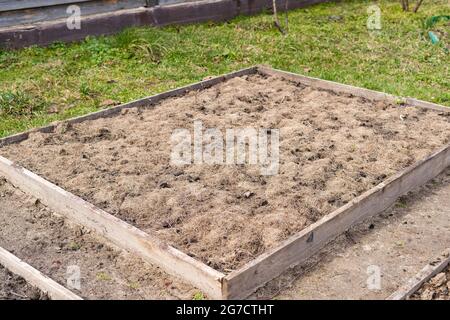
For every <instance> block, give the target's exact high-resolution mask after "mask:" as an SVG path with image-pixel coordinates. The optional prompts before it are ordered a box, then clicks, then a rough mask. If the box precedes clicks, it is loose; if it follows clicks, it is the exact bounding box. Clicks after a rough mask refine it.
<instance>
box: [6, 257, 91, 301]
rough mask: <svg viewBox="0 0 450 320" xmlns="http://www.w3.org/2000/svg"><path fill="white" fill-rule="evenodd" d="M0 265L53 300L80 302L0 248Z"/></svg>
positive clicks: (67, 291)
mask: <svg viewBox="0 0 450 320" xmlns="http://www.w3.org/2000/svg"><path fill="white" fill-rule="evenodd" d="M0 264H1V265H3V266H4V267H5V268H6V269H8V270H9V271H11V272H12V273H15V274H16V275H18V276H20V277H22V278H24V279H25V281H26V282H28V283H29V284H31V285H32V286H34V287H36V288H38V289H40V290H41V291H42V292H44V293H46V294H47V295H48V296H49V297H50V298H51V299H53V300H82V299H81V298H80V297H79V296H77V295H76V294H75V293H73V292H72V291H70V290H68V289H66V288H65V287H63V286H62V285H60V284H59V283H57V282H55V281H54V280H52V279H50V278H49V277H47V276H45V275H43V274H42V273H41V272H40V271H38V270H36V269H35V268H33V267H32V266H30V265H29V264H27V263H26V262H24V261H22V260H20V259H19V258H18V257H16V256H15V255H13V254H12V253H10V252H8V251H6V250H5V249H3V248H0Z"/></svg>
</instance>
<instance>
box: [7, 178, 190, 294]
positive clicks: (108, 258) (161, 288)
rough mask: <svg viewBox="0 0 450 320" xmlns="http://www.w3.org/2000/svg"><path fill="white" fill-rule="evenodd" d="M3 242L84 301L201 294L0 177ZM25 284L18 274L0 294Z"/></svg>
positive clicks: (15, 253)
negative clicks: (75, 278) (72, 281)
mask: <svg viewBox="0 0 450 320" xmlns="http://www.w3.org/2000/svg"><path fill="white" fill-rule="evenodd" d="M0 246H1V247H3V248H5V249H6V250H8V251H10V252H11V253H13V254H14V255H16V256H18V257H19V258H20V259H22V260H24V261H25V262H27V263H28V264H30V265H31V266H33V267H34V268H36V269H37V270H39V271H41V272H42V273H43V274H45V275H47V276H48V277H50V278H52V279H53V280H55V281H56V282H58V283H60V284H61V285H63V286H66V287H68V288H69V289H70V290H71V291H73V292H74V293H76V294H78V295H79V296H81V297H82V298H84V299H192V297H193V296H194V294H195V293H196V292H197V291H196V290H195V289H193V287H192V286H190V285H187V284H185V283H183V282H181V281H178V280H176V279H174V278H173V277H170V276H169V275H167V274H166V273H164V272H163V271H161V270H160V269H158V268H156V267H153V266H151V265H149V264H147V263H145V262H143V261H141V260H140V259H137V258H135V257H132V256H131V255H129V254H126V253H125V252H123V251H121V250H118V249H116V248H114V247H110V246H108V245H105V244H104V243H103V242H102V241H100V239H97V238H96V237H95V236H94V235H93V234H90V233H89V232H87V231H86V230H84V229H83V228H81V227H79V226H76V225H74V224H71V223H69V222H68V221H65V220H64V219H63V218H61V217H59V216H57V215H55V214H54V213H53V212H52V211H50V210H49V209H48V208H47V207H45V206H43V205H42V204H41V203H39V201H38V200H37V199H35V198H33V197H30V196H29V195H26V194H24V193H23V192H22V191H20V190H18V189H16V188H15V187H14V186H12V185H11V184H9V183H8V182H6V181H5V180H4V179H3V178H1V177H0ZM70 266H78V267H79V270H80V288H79V289H77V288H76V287H73V286H68V282H67V280H68V278H69V276H70V275H73V273H71V271H70V270H71V269H70V268H69V267H70ZM72 270H73V269H72ZM1 277H2V279H9V278H8V277H9V276H6V275H5V276H3V274H2V275H1ZM4 277H5V278H4ZM23 285H25V283H24V282H23V281H22V282H20V281H17V279H16V278H11V280H8V281H7V282H5V283H3V281H1V283H0V288H1V289H0V295H1V296H3V295H4V296H6V297H10V294H8V290H9V291H14V292H16V290H17V291H20V290H18V289H17V288H21V287H23ZM2 286H3V287H4V288H3V287H2ZM10 286H12V287H11V288H10ZM9 288H10V289H9ZM23 290H26V292H28V290H29V289H27V288H24V289H23ZM33 292H34V291H33ZM16 293H18V294H20V295H23V296H27V297H35V296H36V294H35V293H34V294H33V295H29V294H28V293H27V294H22V293H20V292H16Z"/></svg>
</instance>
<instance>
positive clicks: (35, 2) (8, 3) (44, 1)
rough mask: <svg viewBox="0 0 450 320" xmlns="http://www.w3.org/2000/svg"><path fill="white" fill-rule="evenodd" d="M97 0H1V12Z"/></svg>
mask: <svg viewBox="0 0 450 320" xmlns="http://www.w3.org/2000/svg"><path fill="white" fill-rule="evenodd" d="M87 1H97V0H0V12H2V11H13V10H22V9H32V8H41V7H51V6H56V5H61V4H66V5H70V4H73V3H78V2H87Z"/></svg>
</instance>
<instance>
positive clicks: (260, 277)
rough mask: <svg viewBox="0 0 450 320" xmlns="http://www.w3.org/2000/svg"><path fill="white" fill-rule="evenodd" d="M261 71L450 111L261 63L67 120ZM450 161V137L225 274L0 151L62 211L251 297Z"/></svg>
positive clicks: (226, 293) (220, 292)
mask: <svg viewBox="0 0 450 320" xmlns="http://www.w3.org/2000/svg"><path fill="white" fill-rule="evenodd" d="M256 73H259V74H262V75H275V76H279V77H282V78H284V79H286V80H292V81H296V82H299V83H302V84H304V85H307V86H311V87H313V88H317V89H325V90H331V91H334V92H337V93H347V94H352V95H353V96H357V97H363V98H366V99H373V100H384V101H388V102H395V103H398V102H399V101H401V102H402V103H405V104H407V105H411V106H416V107H421V108H427V109H434V110H438V111H441V112H450V108H447V107H444V106H440V105H437V104H433V103H428V102H424V101H420V100H416V99H412V98H399V97H396V96H393V95H389V94H386V93H382V92H377V91H372V90H368V89H363V88H357V87H353V86H349V85H344V84H340V83H336V82H332V81H326V80H321V79H317V78H311V77H305V76H301V75H297V74H293V73H289V72H284V71H280V70H275V69H271V68H268V67H264V66H256V67H251V68H248V69H243V70H240V71H237V72H233V73H230V74H226V75H223V76H219V77H215V78H212V79H209V80H206V81H201V82H198V83H195V84H193V85H189V86H185V87H182V88H179V89H175V90H171V91H168V92H164V93H161V94H158V95H155V96H151V97H147V98H143V99H139V100H136V101H133V102H130V103H127V104H123V105H120V106H116V107H113V108H110V109H106V110H101V111H98V112H95V113H91V114H88V115H85V116H82V117H78V118H73V119H69V120H66V121H64V122H66V123H72V124H73V123H79V122H83V121H87V120H94V119H98V118H104V117H109V116H112V115H115V114H118V113H119V112H120V111H121V110H122V109H125V108H133V107H144V106H147V107H151V106H152V105H154V104H155V103H157V102H158V101H160V100H162V99H165V98H168V97H174V96H180V95H183V94H185V93H186V92H189V91H193V90H202V89H205V88H208V87H211V86H213V85H216V84H218V83H221V82H223V81H226V80H228V79H231V78H234V77H240V76H244V75H251V74H256ZM57 124H58V123H56V124H52V125H49V126H46V127H43V128H39V129H35V130H31V131H28V132H25V133H21V134H17V135H13V136H10V137H6V138H3V139H0V147H2V146H4V145H7V144H13V143H18V142H20V141H23V140H26V139H27V138H28V136H29V133H30V132H33V131H40V132H51V131H53V130H54V128H55V127H56V125H57ZM448 166H450V144H448V145H446V146H443V147H442V148H440V149H439V150H437V151H435V152H433V153H432V154H430V155H429V156H427V157H425V158H424V159H422V160H420V161H418V162H416V163H415V164H413V165H412V166H410V167H408V168H407V169H405V170H403V171H401V172H399V173H397V174H395V175H393V176H392V177H390V178H388V179H387V180H385V181H383V182H382V183H380V184H379V185H377V186H375V187H374V188H372V189H370V190H368V191H367V192H365V193H364V194H362V195H361V196H359V197H357V198H355V199H354V200H352V201H351V202H349V203H348V204H346V205H344V206H343V207H341V208H339V209H337V210H335V211H334V212H332V213H330V214H328V215H326V216H325V217H323V218H322V219H320V220H319V221H317V222H316V223H314V224H312V225H310V226H309V227H307V228H305V229H304V230H302V231H300V232H298V233H297V234H295V235H293V236H292V237H290V238H289V239H287V240H285V241H284V242H282V243H281V244H279V245H278V246H277V247H275V248H274V249H272V250H269V251H268V252H266V253H263V254H262V255H260V256H259V257H257V258H256V259H254V260H253V261H250V262H249V263H247V264H246V265H244V266H243V267H242V268H240V269H238V270H236V271H234V272H232V273H230V274H228V275H225V274H223V273H221V272H218V271H216V270H214V269H212V268H211V267H209V266H207V265H205V264H203V263H202V262H199V261H197V260H196V259H194V258H192V257H190V256H188V255H187V254H185V253H182V252H181V251H179V250H177V249H175V248H173V247H172V246H170V245H168V244H166V243H164V242H163V241H161V240H159V239H157V238H156V237H154V236H152V235H149V234H147V233H145V232H143V231H141V230H139V229H137V228H135V227H133V226H131V225H129V224H127V223H126V222H124V221H122V220H120V219H118V218H116V217H114V216H112V215H110V214H109V213H107V212H105V211H103V210H101V209H99V208H97V207H96V206H94V205H92V204H90V203H88V202H86V201H84V200H83V199H81V198H80V197H77V196H75V195H73V194H71V193H69V192H67V191H65V190H63V189H62V188H60V187H58V186H56V185H54V184H53V183H50V182H48V181H47V180H45V179H43V178H41V177H39V176H37V175H36V174H34V173H32V172H30V171H28V170H26V169H25V168H23V167H20V166H18V165H17V164H15V163H13V162H12V161H10V160H8V159H6V158H4V157H1V156H0V175H3V176H5V177H6V178H7V179H8V180H9V181H10V182H11V183H12V184H14V185H15V186H17V187H18V188H20V189H22V190H23V191H25V192H27V193H29V194H31V195H33V196H34V197H37V198H38V199H40V200H41V202H42V203H43V204H45V205H47V206H48V207H50V208H51V209H53V210H55V211H56V212H58V213H59V214H62V215H63V216H65V217H67V218H69V219H71V220H73V221H75V222H77V223H79V224H81V225H83V226H85V227H87V228H88V229H91V230H94V231H96V232H97V233H99V234H100V235H102V236H103V237H104V238H106V239H107V240H109V241H112V242H113V243H114V244H116V245H117V246H119V247H120V248H122V249H125V250H127V251H129V252H132V253H134V254H136V255H138V256H139V257H141V258H143V259H144V260H146V261H148V262H150V263H152V264H154V265H157V266H159V267H161V268H162V269H164V270H165V271H166V272H168V273H170V274H173V275H176V276H178V277H180V278H181V279H183V280H185V281H188V282H190V283H191V284H193V285H194V286H196V287H197V288H199V289H201V290H203V291H204V292H205V293H206V294H207V295H208V296H209V297H210V298H213V299H244V298H247V297H248V296H249V295H251V294H252V293H253V292H255V291H256V290H257V289H258V288H259V287H261V286H263V285H264V284H265V283H267V282H268V281H270V280H272V279H274V278H275V277H277V276H279V275H280V274H282V273H283V272H284V271H286V270H287V269H289V268H290V267H292V266H294V265H297V264H300V263H302V262H304V261H306V260H307V259H308V258H310V257H311V256H312V255H314V254H315V253H317V252H318V251H319V250H320V249H321V248H322V247H323V246H325V245H326V244H327V243H328V242H330V241H332V240H333V239H334V238H336V237H337V236H339V235H340V234H341V233H343V232H344V231H346V230H347V229H349V228H350V227H352V226H353V225H355V224H356V223H358V222H361V221H362V220H364V219H366V218H369V217H371V216H374V215H376V214H378V213H380V212H382V211H384V210H385V209H387V208H388V207H389V206H391V205H392V204H393V203H394V202H395V201H396V200H397V199H398V197H400V196H401V195H403V194H405V193H407V192H408V191H410V190H412V189H414V188H416V187H418V186H420V185H423V184H425V183H426V182H427V181H429V180H430V179H432V178H434V177H436V176H437V175H438V174H439V173H441V172H442V171H443V170H444V169H446V168H447V167H448Z"/></svg>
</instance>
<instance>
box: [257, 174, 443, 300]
mask: <svg viewBox="0 0 450 320" xmlns="http://www.w3.org/2000/svg"><path fill="white" fill-rule="evenodd" d="M449 244H450V169H448V170H447V171H446V172H444V173H443V174H441V175H440V176H439V177H438V178H436V179H435V180H433V181H432V182H431V183H429V184H428V185H426V186H424V187H422V188H420V189H419V190H416V192H413V193H410V194H409V195H407V196H406V197H403V198H402V199H401V200H400V201H398V202H397V203H396V205H394V206H393V207H392V208H391V209H389V210H387V211H386V212H384V213H383V214H382V215H381V216H379V217H377V218H374V219H372V220H370V221H368V222H365V223H363V224H362V225H360V226H358V227H356V228H353V229H352V230H351V231H350V232H348V233H347V234H346V235H343V236H341V237H340V238H338V239H337V241H336V242H335V243H332V244H330V245H328V246H327V247H326V248H325V249H324V250H323V251H322V252H321V254H320V255H319V256H317V257H315V258H314V259H311V260H310V261H309V262H308V264H307V265H304V266H302V267H297V268H295V269H294V270H290V271H288V272H286V273H285V274H284V275H282V276H281V277H279V278H277V279H275V280H274V281H272V282H271V283H269V284H268V285H267V286H266V287H264V288H263V289H261V290H259V292H258V293H257V294H256V295H255V296H254V297H272V296H276V298H277V299H385V298H386V297H388V296H389V295H390V294H392V293H393V292H394V291H396V290H397V289H398V287H400V286H401V285H403V284H404V283H405V282H406V281H407V280H408V279H409V278H411V277H412V276H414V275H415V274H416V273H417V272H419V271H420V270H421V269H422V268H423V266H424V265H426V264H427V263H428V262H429V261H430V260H431V259H433V258H434V257H435V256H437V255H438V254H440V253H441V252H442V251H443V250H444V249H446V248H447V247H448V246H449ZM371 266H372V267H371ZM374 266H375V267H374ZM377 267H378V268H379V270H380V272H381V283H380V284H381V287H380V290H369V289H368V284H367V281H368V279H374V278H369V276H370V275H374V273H373V272H374V270H375V269H376V268H377ZM368 268H369V269H368ZM369 282H370V283H371V285H373V284H374V282H372V281H369ZM445 285H446V283H445ZM280 287H284V289H280Z"/></svg>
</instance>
